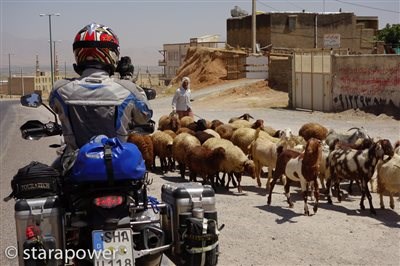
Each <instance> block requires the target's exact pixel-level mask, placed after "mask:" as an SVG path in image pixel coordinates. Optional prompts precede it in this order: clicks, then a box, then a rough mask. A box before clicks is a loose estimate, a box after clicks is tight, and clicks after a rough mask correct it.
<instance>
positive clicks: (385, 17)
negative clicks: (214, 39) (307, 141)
mask: <svg viewBox="0 0 400 266" xmlns="http://www.w3.org/2000/svg"><path fill="white" fill-rule="evenodd" d="M399 2H400V1H399V0H375V1H371V0H343V1H342V0H340V1H338V0H325V1H323V0H314V1H301V0H291V1H285V0H275V1H256V6H257V10H260V11H266V12H270V11H301V10H302V9H305V10H306V11H308V12H323V11H324V8H325V11H326V12H337V11H338V10H339V8H341V9H342V11H343V12H354V13H355V14H356V15H358V16H378V18H379V24H380V25H379V26H380V28H382V27H384V26H385V25H386V23H390V24H394V23H400V4H399ZM251 3H252V1H251V0H242V1H225V0H215V1H212V0H209V1H207V0H189V1H183V0H181V1H179V0H175V1H172V0H154V1H153V0H142V1H140V0H115V1H113V0H105V1H103V0H96V1H91V0H86V1H74V0H69V1H66V0H64V1H62V0H48V1H37V0H31V1H29V0H25V1H22V0H9V1H7V0H0V23H1V25H0V33H1V41H0V42H1V46H0V49H1V62H0V67H3V68H4V67H8V54H9V53H11V54H12V55H11V65H12V66H13V67H14V68H17V67H19V66H27V65H29V66H32V65H34V64H35V55H36V54H38V55H39V60H40V64H41V66H43V68H45V67H46V65H49V58H50V55H49V53H50V52H49V44H48V40H49V21H48V17H47V16H46V17H40V16H39V14H41V13H60V14H61V16H59V17H52V37H53V40H60V42H57V43H56V50H57V54H58V55H59V61H60V65H62V66H63V65H64V62H65V63H66V64H67V65H72V63H74V58H73V54H72V41H73V38H74V37H75V34H76V33H77V32H78V31H79V30H80V29H81V28H82V27H83V26H85V25H87V24H89V23H90V22H97V23H100V24H105V25H107V26H109V27H111V28H112V29H113V30H114V32H116V34H117V35H118V37H119V40H120V45H121V55H129V56H131V57H132V59H133V61H134V64H135V65H137V64H140V65H157V64H158V60H159V59H162V57H161V55H160V54H159V53H158V50H161V49H162V45H163V44H164V43H177V42H188V41H189V39H190V38H191V37H198V36H202V35H206V34H219V35H220V40H221V41H225V40H226V19H227V18H229V17H230V10H231V9H232V8H233V7H234V6H236V5H237V6H239V7H240V8H242V9H244V10H246V11H248V12H249V13H251ZM349 3H351V4H349Z"/></svg>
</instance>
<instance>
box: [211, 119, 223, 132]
mask: <svg viewBox="0 0 400 266" xmlns="http://www.w3.org/2000/svg"><path fill="white" fill-rule="evenodd" d="M223 124H224V122H222V121H221V120H218V119H216V120H213V121H211V127H210V128H211V129H213V130H215V129H216V128H217V127H218V126H220V125H223Z"/></svg>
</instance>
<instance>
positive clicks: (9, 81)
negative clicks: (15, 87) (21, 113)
mask: <svg viewBox="0 0 400 266" xmlns="http://www.w3.org/2000/svg"><path fill="white" fill-rule="evenodd" d="M7 83H8V95H9V97H10V98H11V54H10V53H9V54H8V82H7Z"/></svg>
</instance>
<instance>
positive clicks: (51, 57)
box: [39, 13, 60, 88]
mask: <svg viewBox="0 0 400 266" xmlns="http://www.w3.org/2000/svg"><path fill="white" fill-rule="evenodd" d="M39 16H41V17H43V16H48V17H49V32H50V67H51V87H52V88H53V84H54V76H53V40H52V38H51V16H60V13H52V14H39Z"/></svg>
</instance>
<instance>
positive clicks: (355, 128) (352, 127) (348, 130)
mask: <svg viewBox="0 0 400 266" xmlns="http://www.w3.org/2000/svg"><path fill="white" fill-rule="evenodd" d="M353 129H357V130H360V128H359V127H352V128H350V129H349V130H347V132H349V131H350V130H353Z"/></svg>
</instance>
